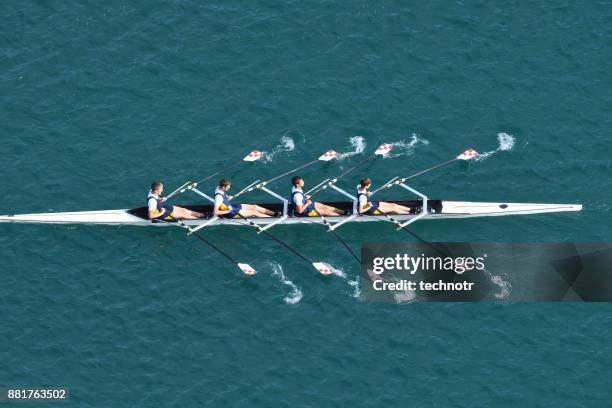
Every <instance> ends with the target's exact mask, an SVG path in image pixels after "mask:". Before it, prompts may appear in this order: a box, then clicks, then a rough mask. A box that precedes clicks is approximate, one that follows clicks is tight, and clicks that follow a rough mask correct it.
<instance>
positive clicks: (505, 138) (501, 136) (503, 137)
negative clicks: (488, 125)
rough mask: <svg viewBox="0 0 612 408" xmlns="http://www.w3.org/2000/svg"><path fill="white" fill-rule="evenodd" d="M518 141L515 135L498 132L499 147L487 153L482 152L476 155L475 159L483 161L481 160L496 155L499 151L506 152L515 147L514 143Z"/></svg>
mask: <svg viewBox="0 0 612 408" xmlns="http://www.w3.org/2000/svg"><path fill="white" fill-rule="evenodd" d="M515 142H516V138H515V137H514V136H512V135H511V134H509V133H504V132H501V133H498V134H497V143H498V146H497V149H495V150H491V151H488V152H485V153H480V154H479V155H478V156H476V158H475V160H476V161H481V160H485V159H486V158H488V157H490V156H492V155H494V154H495V153H497V152H505V151H510V150H512V149H513V148H514V144H515Z"/></svg>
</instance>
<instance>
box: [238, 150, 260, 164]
mask: <svg viewBox="0 0 612 408" xmlns="http://www.w3.org/2000/svg"><path fill="white" fill-rule="evenodd" d="M262 157H263V153H262V152H260V151H259V150H253V151H252V152H251V153H249V154H247V155H246V156H244V159H242V160H244V161H246V162H254V161H257V160H259V159H261V158H262Z"/></svg>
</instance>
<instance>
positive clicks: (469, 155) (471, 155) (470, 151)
mask: <svg viewBox="0 0 612 408" xmlns="http://www.w3.org/2000/svg"><path fill="white" fill-rule="evenodd" d="M476 156H478V152H477V151H476V150H474V149H468V150H466V151H465V152H463V153H461V154H460V155H459V156H457V157H455V158H454V159H451V160H448V161H445V162H442V163H438V164H436V165H435V166H431V167H429V168H426V169H425V170H421V171H419V172H417V173H414V174H412V175H410V176H408V177H403V178H398V177H395V178H394V179H391V180H390V181H388V182H386V183H385V184H383V185H382V186H380V187H378V188H377V189H376V190H374V191H372V194H371V195H374V194H375V193H377V192H379V191H380V190H383V189H385V188H389V187H393V186H394V185H397V184H401V183H404V182H405V181H406V180H410V179H412V178H415V177H417V176H420V175H421V174H425V173H427V172H429V171H432V170H435V169H438V168H440V167H444V166H448V165H449V164H451V163H454V162H456V161H459V160H464V161H467V160H471V159H473V158H474V157H476Z"/></svg>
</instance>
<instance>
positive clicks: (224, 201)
mask: <svg viewBox="0 0 612 408" xmlns="http://www.w3.org/2000/svg"><path fill="white" fill-rule="evenodd" d="M231 185H232V183H231V182H230V181H229V180H226V179H222V180H221V181H219V187H217V189H216V190H215V204H214V213H215V215H216V216H217V217H221V218H240V216H243V217H245V218H249V217H260V218H262V217H273V216H274V211H270V210H268V209H267V208H263V207H260V206H258V205H254V204H232V202H231V200H232V197H231V196H228V195H227V192H228V191H229V189H230V187H231Z"/></svg>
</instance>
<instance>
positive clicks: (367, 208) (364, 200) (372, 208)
mask: <svg viewBox="0 0 612 408" xmlns="http://www.w3.org/2000/svg"><path fill="white" fill-rule="evenodd" d="M371 185H372V179H371V178H369V177H363V178H362V179H361V182H360V183H359V185H358V186H357V199H358V200H359V204H358V205H359V214H361V215H381V214H382V213H385V214H410V207H405V206H403V205H399V204H394V203H386V202H384V201H373V200H372V199H371V197H370V196H371V195H372V193H370V192H369V191H368V189H369V188H370V186H371Z"/></svg>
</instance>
